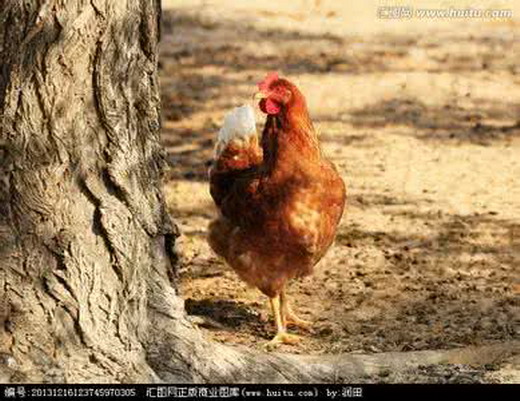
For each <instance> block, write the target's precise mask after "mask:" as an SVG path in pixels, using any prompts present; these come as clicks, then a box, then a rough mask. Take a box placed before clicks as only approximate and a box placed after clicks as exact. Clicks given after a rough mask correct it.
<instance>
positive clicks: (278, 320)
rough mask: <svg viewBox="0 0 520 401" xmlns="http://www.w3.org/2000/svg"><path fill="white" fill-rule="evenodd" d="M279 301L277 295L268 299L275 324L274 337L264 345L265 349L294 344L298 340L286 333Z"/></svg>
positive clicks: (279, 298)
mask: <svg viewBox="0 0 520 401" xmlns="http://www.w3.org/2000/svg"><path fill="white" fill-rule="evenodd" d="M280 300H281V297H280V295H277V296H275V297H274V298H270V299H269V302H270V304H271V310H272V311H273V315H274V321H275V324H276V336H274V338H273V339H272V340H271V341H269V342H268V343H267V344H266V347H267V348H268V349H272V348H275V347H276V346H278V345H280V344H296V343H297V342H298V341H299V340H300V338H299V337H298V336H296V335H294V334H289V333H287V331H286V329H285V324H284V321H283V316H282V307H281V301H280Z"/></svg>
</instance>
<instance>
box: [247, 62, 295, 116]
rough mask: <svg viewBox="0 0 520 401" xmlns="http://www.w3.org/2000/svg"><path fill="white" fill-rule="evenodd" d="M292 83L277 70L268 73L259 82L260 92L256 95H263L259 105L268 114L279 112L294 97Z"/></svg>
mask: <svg viewBox="0 0 520 401" xmlns="http://www.w3.org/2000/svg"><path fill="white" fill-rule="evenodd" d="M291 86H292V84H291V83H289V82H288V81H287V80H285V79H283V78H280V77H279V76H278V74H277V73H276V72H271V73H269V74H267V76H266V77H265V78H264V80H263V81H262V82H260V83H259V84H258V89H259V92H258V93H257V94H256V95H255V96H259V97H261V100H260V103H259V107H260V110H262V111H263V112H264V113H266V114H278V113H280V111H281V110H282V108H283V106H286V105H287V104H288V103H289V102H290V101H291V99H292V97H293V93H292V90H291Z"/></svg>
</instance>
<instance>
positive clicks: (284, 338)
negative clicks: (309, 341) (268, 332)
mask: <svg viewBox="0 0 520 401" xmlns="http://www.w3.org/2000/svg"><path fill="white" fill-rule="evenodd" d="M300 341H301V337H300V336H297V335H296V334H289V333H285V332H281V333H278V334H276V336H274V338H273V339H272V340H271V341H269V342H268V343H266V344H265V345H264V347H265V349H266V350H267V351H272V350H273V349H275V348H277V347H278V346H279V345H281V344H290V345H294V344H298V343H299V342H300Z"/></svg>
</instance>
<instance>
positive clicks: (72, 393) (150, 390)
mask: <svg viewBox="0 0 520 401" xmlns="http://www.w3.org/2000/svg"><path fill="white" fill-rule="evenodd" d="M519 390H520V386H518V385H515V384H294V385H291V384H287V385H281V384H226V385H220V384H218V385H217V384H207V385H199V384H197V385H190V384H153V385H152V384H137V385H136V384H128V385H125V384H0V399H2V400H43V399H47V400H50V399H60V398H61V399H71V398H72V399H84V400H87V399H114V398H117V399H120V400H128V399H137V398H145V399H149V400H167V399H181V400H211V399H220V400H222V399H224V400H226V399H227V400H241V399H251V400H253V399H266V398H267V399H271V400H311V399H317V398H320V399H327V400H348V399H363V400H367V399H370V400H384V399H391V398H392V397H398V399H404V398H407V397H410V398H413V399H416V398H417V397H419V396H428V397H457V396H458V397H464V398H461V399H467V397H472V396H479V397H493V399H497V400H506V399H518V397H519V395H520V391H519Z"/></svg>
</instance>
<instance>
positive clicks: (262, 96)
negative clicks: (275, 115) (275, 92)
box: [253, 92, 267, 100]
mask: <svg viewBox="0 0 520 401" xmlns="http://www.w3.org/2000/svg"><path fill="white" fill-rule="evenodd" d="M266 97H267V96H266V95H265V93H263V92H256V93H255V94H254V95H253V100H261V99H265V98H266Z"/></svg>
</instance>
